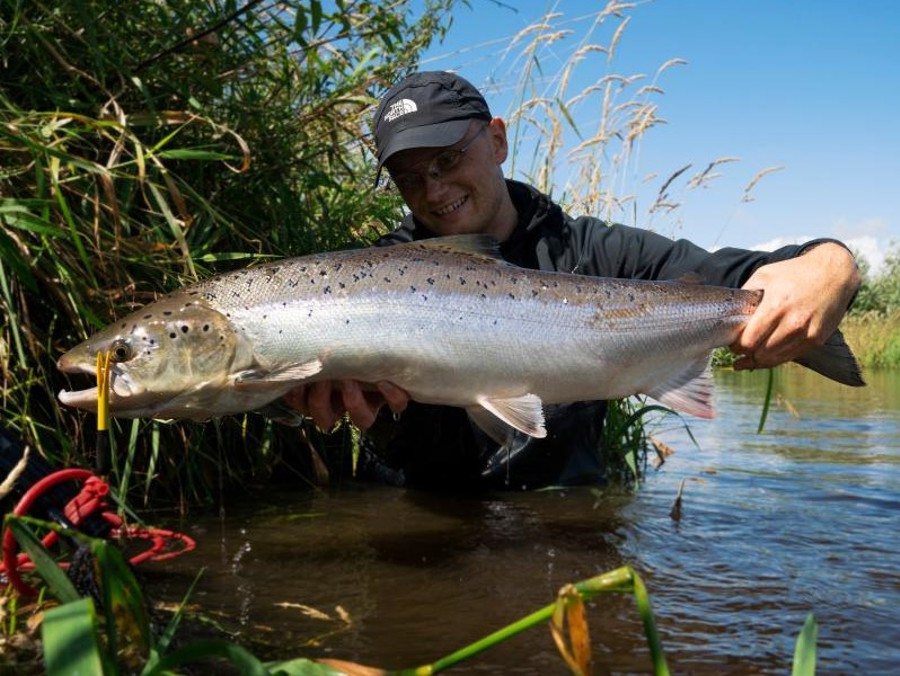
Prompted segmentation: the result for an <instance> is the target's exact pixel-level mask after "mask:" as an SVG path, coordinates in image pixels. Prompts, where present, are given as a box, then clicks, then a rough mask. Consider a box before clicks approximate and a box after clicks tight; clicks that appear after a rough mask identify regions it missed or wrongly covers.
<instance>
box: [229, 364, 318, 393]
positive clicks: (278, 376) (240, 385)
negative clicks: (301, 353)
mask: <svg viewBox="0 0 900 676" xmlns="http://www.w3.org/2000/svg"><path fill="white" fill-rule="evenodd" d="M321 370H322V362H321V361H319V360H318V359H312V360H311V361H307V362H303V363H300V364H289V365H288V366H284V367H282V368H280V369H278V370H277V371H268V370H265V369H248V370H246V371H241V372H240V373H238V374H237V375H236V376H235V378H234V386H235V388H237V389H253V388H257V387H268V386H270V385H272V384H276V383H280V384H284V383H297V384H300V383H301V382H302V381H304V380H306V379H307V378H312V377H313V376H314V375H316V374H317V373H319V372H320V371H321Z"/></svg>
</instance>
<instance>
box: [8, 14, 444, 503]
mask: <svg viewBox="0 0 900 676" xmlns="http://www.w3.org/2000/svg"><path fill="white" fill-rule="evenodd" d="M411 4H412V3H409V2H400V3H392V4H390V5H383V4H382V3H369V2H337V3H328V4H327V5H323V3H320V2H317V1H315V0H290V1H288V2H279V3H274V2H260V1H259V0H251V1H249V2H245V3H240V4H239V3H235V2H233V1H228V0H212V1H210V2H205V3H198V2H194V1H193V0H162V1H160V2H149V1H146V0H140V1H138V2H124V3H123V2H110V1H109V0H104V1H101V0H61V1H58V2H45V1H42V0H27V1H25V0H0V59H2V63H0V69H2V70H0V369H2V377H3V394H4V396H3V402H2V413H0V415H2V419H3V423H4V425H7V426H9V427H12V428H13V429H14V430H15V431H17V432H18V433H20V434H21V435H22V436H23V437H24V438H25V439H26V440H27V441H28V443H30V444H32V445H33V446H37V447H38V448H39V450H41V451H42V452H43V453H44V454H45V455H48V456H50V457H51V458H52V459H54V460H55V461H56V462H58V463H72V462H80V463H83V462H84V457H83V456H84V453H85V449H90V448H92V447H93V432H92V429H91V428H92V426H93V424H94V421H93V420H92V419H91V417H90V416H84V414H79V413H76V412H73V411H69V410H60V409H59V406H58V404H57V403H56V399H55V394H56V392H58V391H59V390H60V389H62V388H63V387H65V386H66V383H65V382H64V380H63V379H62V377H61V376H60V374H58V373H57V372H56V369H55V367H54V363H55V360H56V358H58V356H59V355H60V354H61V353H62V352H63V351H64V350H65V349H66V348H68V347H70V346H72V345H74V344H75V343H77V342H79V341H80V340H82V339H83V338H84V337H86V336H87V335H88V334H90V333H92V332H93V331H94V330H96V329H97V328H99V327H101V326H103V325H105V324H106V323H108V322H109V321H110V320H112V319H113V318H115V317H118V316H122V315H123V314H125V313H126V312H128V311H130V310H131V309H133V308H134V307H135V306H136V305H140V304H143V303H146V302H147V301H150V300H152V299H153V298H154V297H155V296H156V295H157V294H159V293H160V292H164V291H168V290H171V289H172V288H174V287H176V286H179V285H181V284H182V283H185V282H187V281H191V280H192V279H194V278H196V277H199V276H204V275H206V274H208V273H211V272H216V271H221V270H223V269H225V268H226V267H228V266H234V265H236V264H240V265H247V264H251V263H252V262H253V261H254V260H255V259H259V258H266V257H269V256H282V255H301V254H304V253H308V252H310V251H313V250H325V249H335V248H344V247H349V246H354V245H357V246H358V245H361V244H364V243H366V242H368V241H370V240H371V239H372V238H373V237H375V236H376V235H377V234H379V233H380V232H383V231H384V230H386V229H388V228H390V227H391V226H392V225H393V223H394V221H395V220H396V218H397V217H398V215H399V213H400V207H401V205H400V203H399V202H398V200H397V198H396V197H392V196H389V195H386V194H379V193H375V192H374V191H373V175H372V169H371V167H372V163H371V161H370V157H369V156H368V154H369V151H368V146H369V142H368V136H367V135H368V131H369V116H370V114H371V110H372V104H373V103H374V102H375V101H376V98H377V96H378V95H379V94H380V93H381V91H382V90H383V89H384V88H385V86H386V85H388V84H389V83H391V82H392V81H394V80H395V79H397V78H398V77H399V76H400V75H402V74H403V73H404V72H406V71H408V70H411V69H413V68H414V67H415V65H416V59H417V58H418V55H419V54H420V53H421V51H422V50H423V49H424V48H425V47H426V46H427V45H428V44H429V42H430V41H431V40H432V39H436V38H440V36H441V35H442V32H443V30H444V28H443V27H444V26H445V25H446V23H447V21H448V14H447V11H448V9H449V7H450V6H451V5H452V4H453V0H438V1H436V2H433V3H426V6H425V7H424V8H422V5H420V4H417V5H416V7H418V8H419V13H418V14H413V9H412V7H411ZM83 385H84V383H79V387H80V386H83ZM121 436H123V435H121V434H120V438H121ZM151 439H152V441H151ZM137 443H138V445H139V448H137V449H132V452H133V458H132V459H133V460H134V464H133V468H134V470H135V471H143V470H144V469H145V468H146V467H147V466H148V462H150V461H151V456H152V461H154V462H155V461H157V460H159V462H158V463H157V465H156V467H155V472H156V473H158V474H161V475H163V476H168V477H177V478H178V481H175V482H156V483H158V484H161V485H162V486H165V485H169V486H175V485H177V486H179V488H178V489H177V491H176V492H177V493H179V494H181V495H179V496H178V497H190V499H194V498H204V497H208V496H209V494H210V491H212V490H213V489H214V488H215V487H216V485H217V484H218V480H217V479H216V478H215V476H214V475H215V474H216V473H218V472H227V471H235V472H238V471H240V472H244V471H248V470H249V471H248V473H247V474H245V477H246V476H250V477H252V476H254V474H255V473H256V472H257V471H269V470H268V469H263V468H271V462H270V461H271V459H272V457H275V458H277V457H279V456H280V454H281V453H282V452H283V451H284V450H285V449H289V452H290V453H294V454H296V453H297V449H299V448H302V444H300V443H298V440H297V434H296V432H295V431H293V430H277V431H272V428H271V427H269V426H266V423H265V422H264V421H263V420H262V419H253V420H251V419H249V418H248V420H247V421H243V420H240V419H235V420H231V421H226V422H224V423H222V424H221V425H219V426H213V425H208V426H196V425H172V426H158V427H156V428H155V430H154V435H151V434H149V433H148V434H141V435H138V441H137ZM151 443H152V444H153V449H152V451H151V448H150V445H151ZM263 448H265V449H267V450H266V452H267V453H269V458H267V459H266V462H262V461H261V458H260V457H259V453H260V449H263ZM210 474H212V475H213V476H210ZM220 478H221V477H220ZM135 483H137V482H135ZM185 493H186V494H187V495H185Z"/></svg>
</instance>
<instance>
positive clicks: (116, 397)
mask: <svg viewBox="0 0 900 676" xmlns="http://www.w3.org/2000/svg"><path fill="white" fill-rule="evenodd" d="M57 366H58V367H59V370H60V371H62V372H63V373H89V374H90V375H96V370H95V369H94V368H93V367H90V366H86V365H83V364H71V363H67V362H65V360H64V359H60V360H59V362H57ZM145 391H146V388H143V387H141V386H139V385H137V383H134V382H133V381H132V380H131V379H130V378H129V377H128V375H127V374H124V373H120V372H119V371H118V369H116V367H115V366H114V365H113V366H112V367H111V368H110V370H109V407H110V410H112V411H116V412H118V411H121V410H125V409H128V408H131V407H132V406H133V405H134V404H135V403H137V402H138V401H139V399H140V395H142V394H144V392H145ZM97 395H98V391H97V386H96V385H94V386H93V387H87V388H85V389H83V390H60V392H59V394H58V395H57V397H58V398H59V401H60V403H62V404H65V405H66V406H72V407H74V408H80V409H84V410H87V411H96V410H97Z"/></svg>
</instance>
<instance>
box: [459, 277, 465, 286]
mask: <svg viewBox="0 0 900 676" xmlns="http://www.w3.org/2000/svg"><path fill="white" fill-rule="evenodd" d="M459 285H460V286H465V285H466V278H465V277H460V278H459Z"/></svg>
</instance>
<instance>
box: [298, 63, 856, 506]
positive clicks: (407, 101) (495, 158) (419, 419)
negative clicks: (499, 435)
mask: <svg viewBox="0 0 900 676" xmlns="http://www.w3.org/2000/svg"><path fill="white" fill-rule="evenodd" d="M373 126H374V134H375V143H376V148H377V156H378V170H379V172H380V171H382V170H383V169H386V170H387V172H388V174H390V176H391V178H392V180H393V181H394V183H395V184H396V186H397V187H398V189H399V190H400V193H401V195H402V197H403V199H404V200H405V202H406V204H407V205H408V207H409V210H410V214H409V215H408V216H407V217H406V218H405V219H404V220H403V222H402V223H401V225H400V227H399V228H398V229H397V230H396V231H395V232H393V233H391V234H390V235H387V236H386V237H384V238H382V240H380V241H379V242H378V243H377V245H379V246H382V245H390V244H395V243H398V242H405V241H410V240H416V239H424V238H428V237H434V236H442V235H459V234H466V233H487V234H490V235H493V236H494V237H495V238H496V239H497V240H498V241H499V242H500V243H501V246H500V251H501V254H502V256H503V258H505V259H506V260H508V261H509V262H511V263H515V264H516V265H520V266H522V267H526V268H534V269H541V270H554V271H563V272H574V273H578V274H585V275H595V276H603V277H629V278H637V279H675V278H678V277H681V276H683V275H685V274H687V273H693V274H699V275H700V276H701V277H702V279H703V280H704V281H705V282H706V283H709V284H717V285H723V286H731V287H744V288H748V289H763V290H764V292H765V293H764V296H763V300H762V302H761V304H760V306H759V308H758V309H757V311H756V312H755V313H754V314H753V315H752V317H751V318H750V320H749V321H748V322H747V325H746V326H745V328H744V329H743V331H742V332H741V334H740V336H739V337H738V338H737V340H736V341H735V342H734V344H733V345H732V346H731V348H732V350H733V351H734V352H735V353H737V354H739V355H742V356H741V357H740V358H739V359H738V361H737V362H736V364H735V368H736V369H753V368H759V367H771V366H776V365H778V364H781V363H784V362H786V361H790V360H791V359H793V358H795V357H797V356H799V355H802V354H803V353H804V352H805V351H807V350H809V349H810V348H812V347H814V346H818V345H821V344H823V343H824V342H825V340H826V339H827V338H828V337H829V336H831V334H832V333H833V332H834V331H835V330H836V329H837V327H838V324H839V323H840V320H841V318H842V317H843V315H844V313H845V311H846V310H847V307H848V306H849V304H850V301H851V300H852V298H853V296H854V294H855V293H856V290H857V288H858V287H859V284H860V277H859V274H858V271H857V268H856V263H855V260H854V258H853V256H852V254H851V253H850V252H849V251H848V250H847V249H846V247H844V246H843V245H842V244H840V243H839V242H836V241H834V240H825V239H821V240H814V241H812V242H808V243H806V244H804V245H802V246H788V247H783V248H781V249H778V250H777V251H773V252H753V251H745V250H739V249H722V250H719V251H717V252H715V253H709V252H707V251H705V250H703V249H701V248H700V247H697V246H695V245H694V244H691V243H690V242H688V241H685V240H678V241H673V240H670V239H668V238H665V237H662V236H660V235H657V234H654V233H651V232H648V231H645V230H641V229H636V228H630V227H626V226H622V225H610V224H607V223H605V222H603V221H600V220H598V219H595V218H592V217H587V216H582V217H578V218H573V217H571V216H569V215H567V214H565V213H564V212H563V211H562V209H561V208H560V207H559V206H558V205H556V204H554V203H553V202H552V201H551V200H550V199H549V198H548V197H547V196H546V195H543V194H541V193H540V192H538V191H537V190H536V189H534V188H533V187H531V186H528V185H525V184H522V183H519V182H515V181H509V180H505V179H504V177H503V173H502V170H501V165H502V164H503V162H504V161H505V160H506V157H507V154H508V152H509V146H508V141H507V136H506V126H505V123H504V122H503V120H502V119H500V118H497V117H493V116H492V115H491V113H490V110H489V108H488V105H487V103H486V102H485V100H484V98H483V97H482V96H481V94H480V93H479V92H478V90H477V89H475V87H473V86H472V85H471V84H470V83H469V82H467V81H466V80H465V79H463V78H461V77H459V76H457V75H455V74H452V73H447V72H422V73H416V74H413V75H411V76H410V77H408V78H406V79H405V80H403V81H402V82H400V83H399V84H397V85H396V86H394V87H393V88H392V89H391V90H390V91H388V92H387V94H386V95H385V96H384V98H383V99H382V101H381V103H380V105H379V107H378V109H377V111H376V113H375V117H374V120H373ZM288 399H289V401H290V403H292V404H293V405H294V406H296V407H297V408H298V409H299V410H301V411H303V412H304V413H306V414H308V415H310V416H311V417H312V418H313V419H314V421H315V422H316V424H317V425H318V426H319V427H320V428H322V429H329V428H330V427H332V426H333V425H334V423H335V422H336V421H337V420H338V419H339V417H340V416H341V415H342V414H343V412H344V411H345V410H346V411H348V412H349V413H350V416H351V418H352V420H353V421H354V422H355V423H356V424H357V425H358V426H359V427H360V428H362V429H363V430H368V431H369V432H368V433H367V435H366V437H365V438H366V443H365V444H364V447H365V448H366V449H369V450H371V451H373V452H374V453H376V454H377V455H378V457H379V458H380V459H381V460H382V461H383V462H384V463H386V464H387V465H388V466H389V467H392V468H395V469H397V470H399V473H398V474H396V475H393V476H395V477H396V479H397V481H399V482H403V483H406V484H407V485H414V486H424V487H442V488H453V489H482V488H501V487H511V488H517V489H522V488H537V487H541V486H546V485H554V484H574V483H586V482H592V481H600V480H602V478H603V473H604V468H603V466H602V463H601V462H600V455H599V453H598V446H599V440H600V435H601V426H602V421H603V416H604V413H605V403H604V402H577V403H574V404H569V405H562V406H555V407H548V410H546V411H545V417H546V421H547V430H548V435H547V438H545V439H532V438H517V439H516V440H515V441H514V443H513V445H512V447H511V448H508V449H502V450H501V449H498V448H497V444H496V443H494V442H493V441H491V440H490V439H488V438H487V437H486V436H485V435H484V434H483V433H481V432H480V430H478V429H477V428H476V427H475V426H474V425H472V424H470V423H469V421H468V419H467V418H466V414H465V411H463V410H462V409H454V408H450V407H442V406H431V405H424V404H419V403H418V402H411V401H409V397H408V396H407V395H406V393H405V392H404V391H402V390H401V389H399V388H397V387H396V386H394V385H392V384H391V383H378V384H377V390H374V391H372V390H371V389H369V390H363V389H362V388H361V387H360V384H359V383H356V382H341V383H333V382H321V383H315V384H312V385H309V386H306V387H301V388H298V389H297V390H295V391H294V392H292V393H291V395H290V396H289V397H288ZM385 404H387V406H388V408H389V409H390V411H382V412H381V413H380V414H379V411H380V409H382V407H383V406H384V405H385ZM390 412H393V416H391V415H390V414H389V413H390Z"/></svg>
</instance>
